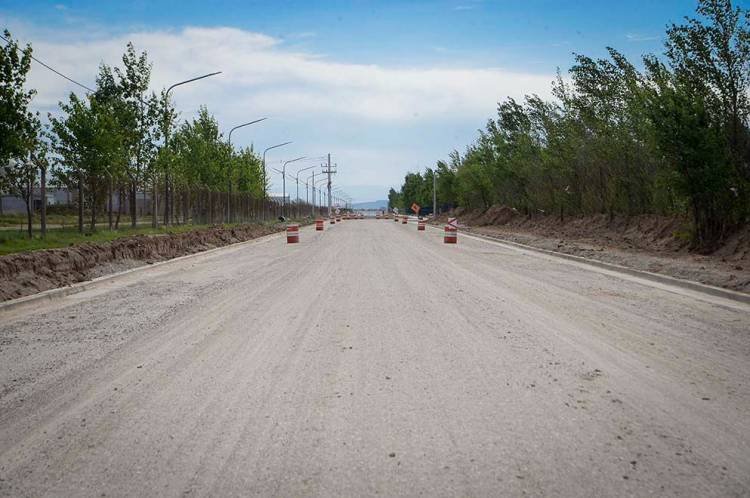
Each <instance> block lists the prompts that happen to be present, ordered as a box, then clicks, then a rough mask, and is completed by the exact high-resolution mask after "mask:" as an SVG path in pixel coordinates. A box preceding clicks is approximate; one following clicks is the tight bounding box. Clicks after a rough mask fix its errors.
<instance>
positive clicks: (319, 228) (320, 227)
mask: <svg viewBox="0 0 750 498" xmlns="http://www.w3.org/2000/svg"><path fill="white" fill-rule="evenodd" d="M323 223H325V222H324V221H323V218H318V219H317V220H315V230H317V231H318V232H322V231H323Z"/></svg>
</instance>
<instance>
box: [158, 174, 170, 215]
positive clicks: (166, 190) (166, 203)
mask: <svg viewBox="0 0 750 498" xmlns="http://www.w3.org/2000/svg"><path fill="white" fill-rule="evenodd" d="M154 190H155V189H154ZM164 226H169V173H165V174H164Z"/></svg>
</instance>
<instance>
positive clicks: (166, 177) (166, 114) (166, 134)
mask: <svg viewBox="0 0 750 498" xmlns="http://www.w3.org/2000/svg"><path fill="white" fill-rule="evenodd" d="M217 74H221V71H216V72H213V73H208V74H204V75H203V76H196V77H195V78H190V79H189V80H185V81H180V82H178V83H175V84H174V85H172V86H170V87H169V88H167V91H166V92H164V116H163V117H164V130H163V133H164V151H165V152H166V151H167V146H168V145H169V128H170V113H169V110H168V105H169V92H171V91H172V89H174V88H175V87H178V86H180V85H185V84H187V83H192V82H193V81H198V80H202V79H203V78H209V77H211V76H216V75H217ZM156 192H157V190H156V177H154V207H153V211H154V219H153V221H152V223H151V225H152V226H153V227H154V228H156V227H157V226H158V225H159V221H158V220H157V214H156V213H157V209H158V202H157V196H156ZM164 193H165V196H164V224H165V225H167V226H169V223H170V218H171V217H170V213H171V211H172V203H170V196H169V167H168V166H167V167H166V170H165V172H164ZM171 199H172V200H174V196H172V198H171Z"/></svg>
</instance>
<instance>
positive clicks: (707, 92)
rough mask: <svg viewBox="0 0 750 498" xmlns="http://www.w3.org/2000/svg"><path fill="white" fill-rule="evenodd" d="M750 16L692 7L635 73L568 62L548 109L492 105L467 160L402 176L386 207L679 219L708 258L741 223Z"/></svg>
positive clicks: (534, 99) (713, 2)
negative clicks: (492, 115) (493, 112)
mask: <svg viewBox="0 0 750 498" xmlns="http://www.w3.org/2000/svg"><path fill="white" fill-rule="evenodd" d="M749 21H750V16H749V14H748V11H747V10H745V9H742V8H740V7H737V6H734V5H732V2H731V0H701V1H700V2H699V4H698V8H697V13H696V16H695V17H694V18H686V19H685V21H684V23H683V24H681V25H671V26H669V27H668V28H667V31H666V42H665V50H664V53H663V54H660V55H647V56H645V57H644V58H643V60H642V64H641V65H640V67H637V66H636V65H634V64H633V63H631V62H629V61H628V60H627V59H626V58H625V57H624V56H623V55H622V54H621V53H619V52H618V51H616V50H615V49H612V48H609V49H608V52H609V57H608V58H606V59H596V60H595V59H592V58H590V57H586V56H584V55H576V56H575V64H574V65H573V67H572V68H571V69H570V71H569V78H563V77H562V76H561V75H560V74H559V73H558V77H557V79H556V81H555V82H553V86H552V92H553V95H554V97H555V99H554V100H552V101H548V100H544V99H542V98H540V97H538V96H536V95H528V96H526V97H525V99H524V100H523V101H522V102H517V101H516V100H514V99H510V98H509V99H507V100H505V101H503V102H501V103H499V104H498V109H497V118H496V119H492V120H490V121H489V122H488V123H487V125H486V128H485V129H484V130H480V131H479V137H478V138H477V140H476V142H475V143H473V144H472V145H470V146H469V147H468V148H467V150H466V152H465V153H464V154H459V153H458V152H453V153H452V154H451V155H450V156H449V160H448V161H439V162H438V163H437V167H436V168H435V169H432V168H430V169H427V171H426V173H425V174H418V173H416V174H415V173H410V174H408V175H406V178H405V180H404V184H403V186H402V187H401V190H400V192H397V191H395V190H393V189H391V192H390V194H389V202H390V205H391V207H399V208H402V209H403V208H408V207H409V206H410V205H411V204H412V202H416V203H417V204H420V205H422V206H430V205H432V181H433V178H432V177H433V174H437V197H438V204H439V205H442V206H464V207H467V208H475V209H476V208H479V209H484V208H488V207H490V206H491V205H493V204H503V205H507V206H510V207H514V208H516V209H517V210H519V211H520V212H522V213H525V214H527V215H531V214H535V213H539V212H544V213H547V214H552V213H554V214H555V215H557V216H559V217H560V219H561V220H563V219H564V217H565V216H567V215H587V214H597V213H606V214H609V215H610V216H615V215H624V216H632V215H637V214H662V215H676V216H685V215H687V216H688V217H689V219H691V222H692V227H693V241H694V246H695V248H696V249H699V250H705V251H708V250H711V249H712V248H714V247H716V246H717V244H720V243H721V242H722V240H724V239H725V237H726V236H727V235H729V234H730V233H731V232H732V231H733V230H736V229H738V228H739V227H741V226H743V225H744V224H746V223H747V222H748V214H749V212H750V128H749V122H748V117H749V116H750V103H749V101H748V90H749V86H750V85H749V83H750V31H749V30H748V28H749V25H750V22H749Z"/></svg>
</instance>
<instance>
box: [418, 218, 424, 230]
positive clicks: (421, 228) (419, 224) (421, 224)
mask: <svg viewBox="0 0 750 498" xmlns="http://www.w3.org/2000/svg"><path fill="white" fill-rule="evenodd" d="M417 230H419V231H420V232H424V230H425V224H424V220H419V221H418V222H417Z"/></svg>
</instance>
